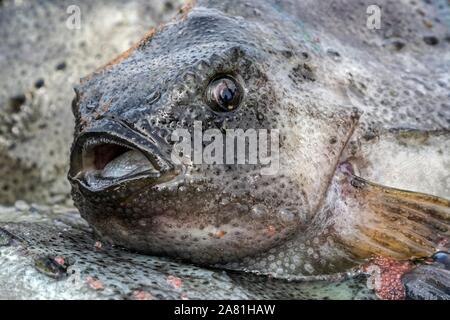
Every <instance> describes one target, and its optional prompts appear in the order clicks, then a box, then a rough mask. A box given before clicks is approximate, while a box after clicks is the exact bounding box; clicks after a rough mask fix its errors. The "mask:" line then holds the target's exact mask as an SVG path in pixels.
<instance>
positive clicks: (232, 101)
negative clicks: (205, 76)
mask: <svg viewBox="0 0 450 320" xmlns="http://www.w3.org/2000/svg"><path fill="white" fill-rule="evenodd" d="M240 90H241V88H240V86H239V84H238V83H237V82H236V81H235V80H234V79H232V78H230V77H221V78H219V79H216V80H213V81H212V82H211V83H210V85H209V92H210V94H209V96H208V100H209V103H210V105H211V107H212V108H213V109H215V110H217V111H233V110H234V109H236V108H237V107H238V105H239V103H240V101H241V92H240Z"/></svg>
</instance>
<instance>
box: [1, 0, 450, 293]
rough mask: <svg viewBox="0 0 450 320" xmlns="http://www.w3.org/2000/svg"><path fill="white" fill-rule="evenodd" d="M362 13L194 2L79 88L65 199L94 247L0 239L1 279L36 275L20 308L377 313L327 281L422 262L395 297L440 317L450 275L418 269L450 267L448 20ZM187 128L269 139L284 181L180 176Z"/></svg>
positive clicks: (221, 169)
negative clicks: (202, 307)
mask: <svg viewBox="0 0 450 320" xmlns="http://www.w3.org/2000/svg"><path fill="white" fill-rule="evenodd" d="M371 4H373V3H369V2H367V3H366V2H364V1H363V2H361V3H358V4H355V3H354V2H352V1H339V2H336V1H330V2H320V3H317V2H315V1H246V2H245V3H243V2H240V1H228V2H226V3H222V2H218V1H198V2H192V3H189V4H188V5H187V6H186V7H185V9H183V10H182V12H181V13H180V15H179V17H178V18H177V19H175V20H173V21H172V22H171V23H168V24H167V25H165V26H162V27H161V28H159V29H157V30H156V31H155V32H152V33H151V34H150V35H149V36H148V37H146V38H144V39H143V40H142V41H141V42H140V43H139V44H138V45H136V46H134V47H133V48H132V49H131V50H129V51H128V52H127V53H126V54H124V55H122V56H121V57H119V58H118V59H116V60H114V61H113V62H112V63H110V64H108V65H107V66H105V67H104V68H102V69H99V70H98V71H97V72H95V73H93V74H92V75H90V76H88V77H86V78H85V79H83V80H82V83H81V85H79V86H77V88H76V94H77V97H76V99H75V100H74V103H73V112H74V115H75V118H76V128H75V140H74V144H73V147H72V155H71V170H70V173H69V179H70V181H71V183H72V188H73V189H72V193H73V196H74V200H75V204H76V205H77V207H78V208H79V210H80V212H81V214H82V216H83V217H84V218H85V219H86V220H87V221H88V222H89V224H90V226H91V227H92V228H93V229H94V231H95V235H92V233H91V231H90V229H89V228H88V227H87V226H86V225H84V224H83V223H81V222H80V224H81V225H83V227H79V226H77V227H75V228H74V227H68V226H63V227H62V229H61V228H60V226H61V225H58V224H56V226H49V225H46V224H42V223H40V224H27V223H25V224H22V223H20V224H17V223H13V222H10V223H2V224H1V226H0V228H1V229H0V230H1V231H0V232H2V236H1V241H3V243H4V246H3V247H2V249H1V252H2V257H3V258H2V259H1V262H0V263H3V265H2V269H3V266H5V268H4V269H5V270H9V271H8V275H11V274H12V275H15V274H23V272H25V273H27V274H30V277H29V278H26V279H25V280H24V281H22V282H21V281H19V283H22V284H24V287H17V291H16V295H15V296H14V297H15V298H20V297H24V296H26V295H27V294H30V296H37V297H43V298H55V297H56V296H57V295H58V296H60V297H65V298H76V297H79V298H105V297H114V298H121V299H123V298H137V299H140V298H156V299H166V298H169V299H177V298H202V299H203V298H212V295H211V287H214V288H216V290H215V291H214V293H213V294H215V295H217V298H243V299H247V298H256V299H267V298H277V299H278V298H299V299H302V298H318V299H320V298H336V299H338V298H349V297H352V298H375V295H374V293H373V292H372V291H371V290H368V289H367V279H366V277H364V276H363V275H360V276H359V277H355V278H352V279H348V280H336V276H338V277H339V276H342V275H345V274H346V272H350V271H352V270H355V269H354V268H359V267H360V266H361V265H363V264H365V263H368V261H370V259H371V258H372V257H373V256H381V257H388V258H389V259H393V260H396V261H404V262H405V263H407V264H408V263H410V262H409V261H413V262H412V263H413V264H414V267H415V268H412V271H411V268H405V269H402V268H403V267H398V266H395V267H392V268H393V269H395V270H394V271H396V272H397V271H398V270H402V272H403V273H405V275H404V276H403V277H402V279H403V283H404V284H405V288H401V289H400V288H396V290H399V291H402V290H405V292H404V296H402V295H401V294H400V297H409V298H415V299H448V298H449V297H448V294H449V293H448V288H449V281H448V279H449V277H448V270H447V269H446V268H447V266H446V264H445V258H442V257H441V256H439V258H436V259H435V260H439V261H441V262H439V261H438V262H436V261H434V262H433V263H432V264H431V265H424V264H421V263H420V262H418V260H419V261H420V260H421V259H428V260H430V259H431V260H432V259H433V258H432V256H433V255H434V254H436V251H439V252H442V254H444V256H445V254H446V251H448V242H446V239H448V235H449V224H448V222H449V201H448V200H446V199H449V198H450V179H449V167H450V154H449V150H450V142H449V141H450V140H449V125H450V108H449V96H448V92H449V90H450V75H449V74H450V73H449V72H448V70H449V65H448V61H450V55H449V52H450V50H448V48H449V40H448V39H449V35H448V27H447V26H446V24H445V12H446V11H445V10H446V8H448V6H445V5H444V7H442V6H441V7H439V6H435V5H434V4H433V3H431V4H430V3H428V4H427V3H422V2H420V3H409V2H398V3H391V2H387V1H378V2H377V4H379V5H380V7H382V8H387V9H386V10H383V11H382V12H383V15H382V21H383V28H382V29H381V30H370V29H368V27H367V25H366V18H367V15H366V13H365V12H366V9H367V7H368V6H369V5H371ZM398 17H402V22H401V23H400V22H399V20H398ZM439 18H441V20H440V21H441V22H439V21H436V19H438V20H439ZM417 21H422V23H417ZM430 21H433V22H430ZM430 24H431V26H430ZM430 70H432V72H430ZM223 83H225V84H227V85H228V86H231V87H233V90H232V99H231V100H230V101H231V102H230V101H227V104H226V105H223V98H226V96H217V92H218V87H217V86H218V85H222V84H223ZM219 88H220V87H219ZM222 89H223V87H222ZM218 98H220V99H218ZM195 121H202V123H203V128H202V129H203V130H206V129H218V130H219V132H224V131H225V130H227V129H235V128H241V129H248V128H253V129H269V130H270V129H279V130H280V132H281V136H280V141H281V144H280V171H279V172H278V174H277V175H275V176H272V177H270V176H262V175H260V169H261V166H259V165H256V166H242V167H240V166H234V165H232V166H217V165H212V166H211V165H192V164H189V163H183V164H182V165H175V164H174V163H172V161H171V158H170V152H171V148H172V146H173V141H171V140H170V136H171V134H170V133H171V132H173V130H175V129H180V128H187V129H189V130H191V129H193V127H194V122H195ZM406 190H408V191H406ZM12 220H13V219H11V221H12ZM3 221H5V220H3ZM52 223H55V221H53V220H52ZM68 224H69V225H70V223H68ZM77 225H78V224H77ZM59 237H61V239H62V240H61V239H60V238H59ZM52 238H54V239H56V240H51V241H50V240H48V239H52ZM61 241H62V242H61ZM52 242H53V244H52ZM96 243H97V246H96ZM112 244H115V245H117V246H119V247H126V248H128V250H132V251H138V252H141V253H146V254H150V255H158V256H168V257H172V258H176V259H179V258H182V259H183V261H184V262H180V261H178V262H173V261H171V262H169V260H167V258H163V257H162V258H157V257H154V256H145V255H140V254H136V253H131V252H129V251H124V250H122V249H118V248H117V247H114V246H112ZM99 246H101V248H98V247H99ZM23 252H25V254H23ZM5 257H6V258H5ZM19 261H20V262H19ZM99 261H106V262H103V263H101V262H99ZM115 261H121V265H120V266H119V267H117V268H115V267H114V266H115ZM442 261H444V262H442ZM190 263H195V264H196V265H200V266H203V267H198V266H193V265H192V264H190ZM389 263H390V262H389ZM427 263H431V262H430V261H428V262H427ZM394 265H395V264H393V265H392V266H394ZM389 266H391V264H389ZM127 267H129V268H131V269H132V270H133V274H134V275H135V276H134V277H132V276H131V275H130V276H129V277H128V276H127V277H125V276H124V275H125V274H127V273H126V270H127ZM217 268H219V269H221V271H219V270H218V269H217ZM389 268H391V267H389ZM396 268H397V269H396ZM222 269H223V270H222ZM72 270H74V271H75V275H74V276H71V275H70V274H69V271H72ZM224 270H226V271H224ZM242 271H245V272H247V273H243V272H242ZM146 272H147V273H146ZM398 272H400V271H398ZM253 273H256V274H262V275H268V276H269V277H265V276H258V275H253ZM323 275H325V276H326V279H328V280H327V281H310V282H302V281H300V280H311V279H314V277H322V276H323ZM274 278H276V279H274ZM383 279H384V278H383ZM386 279H390V278H389V275H387V276H386ZM3 281H4V283H7V284H8V283H9V284H10V282H8V277H5V279H4V280H3ZM3 281H2V282H3ZM52 281H53V282H52ZM74 281H75V283H76V284H78V286H72V285H71V284H70V283H73V282H74ZM30 283H38V284H39V286H35V287H34V289H33V290H31V291H28V292H27V290H26V289H25V287H27V285H29V284H30ZM400 284H401V283H400ZM52 286H53V288H54V289H52V290H47V289H46V290H45V292H47V293H45V292H43V291H42V290H39V289H37V288H38V287H41V288H49V287H52ZM6 287H8V288H12V285H11V284H10V285H9V286H6ZM223 288H225V289H223ZM48 292H50V293H48ZM205 292H208V296H207V297H205V296H204V293H205ZM377 294H378V296H380V294H383V293H380V292H377ZM4 295H5V296H6V295H7V293H6V291H5V293H4ZM0 296H1V294H0ZM9 297H11V295H10V296H9ZM381 297H388V298H392V297H399V296H398V295H397V293H395V294H392V295H389V294H387V295H386V296H383V295H382V296H381Z"/></svg>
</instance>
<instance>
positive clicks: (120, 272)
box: [0, 208, 376, 300]
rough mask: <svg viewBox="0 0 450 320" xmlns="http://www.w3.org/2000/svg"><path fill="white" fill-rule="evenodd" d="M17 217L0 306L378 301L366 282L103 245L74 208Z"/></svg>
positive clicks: (4, 253)
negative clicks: (287, 276)
mask: <svg viewBox="0 0 450 320" xmlns="http://www.w3.org/2000/svg"><path fill="white" fill-rule="evenodd" d="M10 211H14V214H15V215H16V217H13V216H12V215H10V217H9V219H10V221H18V220H19V219H20V218H19V217H24V216H25V217H27V218H26V221H27V222H21V223H12V222H9V223H4V222H0V268H1V270H2V272H1V274H0V283H1V286H0V299H33V300H34V299H59V300H61V299H70V300H72V299H83V300H84V299H101V300H103V299H120V300H122V299H132V300H145V299H155V300H161V299H163V300H168V299H200V300H204V299H376V296H375V295H374V293H373V292H372V290H370V289H368V288H367V286H366V281H367V280H366V277H365V276H364V275H361V276H359V277H357V278H355V279H337V280H336V281H332V282H331V281H313V282H287V281H282V280H276V279H271V278H267V277H258V276H255V275H251V274H242V273H235V272H225V271H223V270H218V269H205V268H200V267H198V266H194V265H190V264H182V263H180V262H176V261H172V260H169V259H166V258H157V257H149V256H145V255H140V254H136V253H132V252H127V251H124V250H121V249H119V248H115V247H111V246H109V245H107V244H105V243H102V244H101V246H100V245H99V242H98V239H97V238H95V237H94V236H93V235H92V232H91V231H90V230H89V228H88V227H87V225H86V222H85V221H84V220H83V219H81V217H80V216H79V214H78V213H77V212H76V211H75V210H74V209H71V210H67V209H66V210H56V208H47V209H44V208H37V209H36V208H34V209H32V210H30V211H33V212H30V211H28V210H10ZM57 261H59V262H60V263H61V262H64V263H63V266H61V265H58V262H57ZM95 281H97V282H95Z"/></svg>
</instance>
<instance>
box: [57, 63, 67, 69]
mask: <svg viewBox="0 0 450 320" xmlns="http://www.w3.org/2000/svg"><path fill="white" fill-rule="evenodd" d="M66 67H67V64H66V63H65V62H61V63H58V64H57V65H56V70H59V71H62V70H64V69H66Z"/></svg>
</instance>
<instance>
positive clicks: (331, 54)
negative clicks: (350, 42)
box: [327, 49, 341, 61]
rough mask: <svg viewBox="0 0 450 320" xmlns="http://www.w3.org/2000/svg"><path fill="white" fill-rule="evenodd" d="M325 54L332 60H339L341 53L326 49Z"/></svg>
mask: <svg viewBox="0 0 450 320" xmlns="http://www.w3.org/2000/svg"><path fill="white" fill-rule="evenodd" d="M327 55H328V56H329V57H331V58H332V59H333V60H334V61H340V60H341V55H340V53H339V52H337V51H336V50H333V49H328V50H327Z"/></svg>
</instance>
